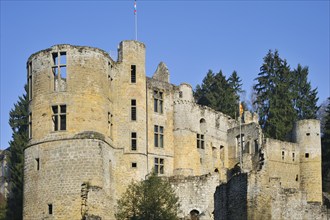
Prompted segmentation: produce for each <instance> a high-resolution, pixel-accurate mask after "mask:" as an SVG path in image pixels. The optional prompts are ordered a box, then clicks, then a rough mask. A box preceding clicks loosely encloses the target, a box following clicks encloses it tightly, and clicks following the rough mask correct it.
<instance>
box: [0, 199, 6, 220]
mask: <svg viewBox="0 0 330 220" xmlns="http://www.w3.org/2000/svg"><path fill="white" fill-rule="evenodd" d="M6 211H7V202H6V199H5V197H4V195H2V194H1V193H0V219H6Z"/></svg>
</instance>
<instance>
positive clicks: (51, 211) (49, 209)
mask: <svg viewBox="0 0 330 220" xmlns="http://www.w3.org/2000/svg"><path fill="white" fill-rule="evenodd" d="M48 214H49V215H52V214H53V204H48Z"/></svg>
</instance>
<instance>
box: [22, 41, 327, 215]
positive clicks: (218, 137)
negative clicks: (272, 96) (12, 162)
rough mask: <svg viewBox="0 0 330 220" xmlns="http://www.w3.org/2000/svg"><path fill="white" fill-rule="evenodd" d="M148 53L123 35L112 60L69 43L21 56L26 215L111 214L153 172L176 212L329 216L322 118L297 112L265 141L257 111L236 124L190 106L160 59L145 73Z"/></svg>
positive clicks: (187, 91) (188, 91)
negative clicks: (290, 124) (172, 193)
mask: <svg viewBox="0 0 330 220" xmlns="http://www.w3.org/2000/svg"><path fill="white" fill-rule="evenodd" d="M145 52H146V51H145V45H144V44H143V43H141V42H137V41H122V42H121V43H120V44H119V47H118V59H117V61H114V60H113V59H112V58H111V57H110V56H109V55H108V54H107V53H106V52H105V51H103V50H100V49H97V48H92V47H81V46H72V45H67V44H65V45H55V46H53V47H51V48H49V49H46V50H42V51H39V52H37V53H35V54H33V55H31V56H30V58H29V59H28V61H27V78H28V85H29V98H30V104H29V138H30V141H29V145H28V147H27V148H26V149H25V153H24V157H25V164H24V211H23V218H24V219H27V220H30V219H38V220H39V219H63V220H64V219H77V220H78V219H114V212H115V207H116V200H117V199H119V198H120V196H121V195H122V194H123V193H124V192H125V190H126V187H127V186H128V185H129V184H130V183H131V182H132V181H133V180H143V179H145V178H146V177H147V175H148V174H149V173H150V172H152V171H153V170H154V171H155V172H156V173H158V175H160V176H163V177H164V178H166V179H168V181H170V182H171V185H172V187H173V188H174V189H175V190H176V192H177V195H178V196H179V198H180V203H181V210H180V213H179V217H180V218H182V219H183V218H186V219H189V218H191V217H192V216H199V218H200V219H213V218H214V219H233V218H235V219H237V218H236V217H241V218H240V219H288V218H290V216H291V217H292V215H294V216H296V217H297V219H307V218H309V217H313V218H315V219H317V218H319V219H326V214H324V208H323V206H322V185H321V182H322V181H321V143H320V124H319V121H317V120H304V121H299V122H297V123H296V128H295V132H294V135H293V136H294V137H293V142H292V143H291V142H282V141H278V140H273V139H266V138H264V137H263V134H262V131H261V128H260V126H259V124H258V117H257V115H255V114H251V113H249V112H245V113H244V120H243V123H242V125H241V126H240V123H239V121H238V120H235V119H233V118H230V117H229V116H228V115H225V114H222V113H221V112H217V111H215V110H213V109H211V108H208V107H203V106H200V105H198V104H196V103H195V100H194V97H193V90H192V87H191V86H190V85H189V84H186V83H182V84H180V85H178V86H177V85H173V84H171V83H170V81H169V71H168V69H167V67H166V65H165V64H164V63H160V64H159V66H158V68H157V70H156V71H155V73H154V74H153V76H152V77H151V78H149V77H146V70H145ZM286 201H287V202H288V201H289V203H290V204H291V206H288V205H287V202H286ZM290 211H291V214H288V213H290ZM292 213H293V214H292Z"/></svg>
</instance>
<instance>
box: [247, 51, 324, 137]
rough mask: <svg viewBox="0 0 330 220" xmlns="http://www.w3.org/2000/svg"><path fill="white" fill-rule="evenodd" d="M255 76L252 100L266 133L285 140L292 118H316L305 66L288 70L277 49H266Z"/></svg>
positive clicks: (315, 104)
mask: <svg viewBox="0 0 330 220" xmlns="http://www.w3.org/2000/svg"><path fill="white" fill-rule="evenodd" d="M256 80H257V81H258V83H257V84H256V85H254V87H253V89H254V90H255V94H256V99H255V101H254V103H253V104H255V105H256V106H257V111H258V113H259V120H260V121H259V122H260V125H261V127H262V128H263V130H264V132H265V134H266V136H268V137H272V138H276V139H280V140H286V141H288V140H290V139H291V131H292V128H293V123H294V122H295V121H297V120H302V119H315V118H316V116H317V111H318V109H319V107H318V106H317V101H318V97H317V89H312V88H311V84H310V82H308V68H307V67H302V66H301V65H300V64H298V67H297V69H294V70H293V71H291V70H290V66H289V65H288V64H287V62H286V60H283V59H281V58H280V56H279V53H278V51H277V50H275V52H274V53H273V52H272V51H271V50H269V52H268V53H267V55H266V56H265V57H264V63H263V65H262V66H261V68H260V73H259V74H258V77H257V78H256Z"/></svg>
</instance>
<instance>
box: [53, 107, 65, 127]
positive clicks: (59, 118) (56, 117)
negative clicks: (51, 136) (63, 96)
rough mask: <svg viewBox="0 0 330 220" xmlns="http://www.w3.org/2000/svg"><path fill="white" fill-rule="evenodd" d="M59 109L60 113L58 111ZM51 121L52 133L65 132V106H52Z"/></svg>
mask: <svg viewBox="0 0 330 220" xmlns="http://www.w3.org/2000/svg"><path fill="white" fill-rule="evenodd" d="M59 109H60V111H58V110H59ZM52 111H53V115H52V121H53V129H54V131H58V130H60V131H65V130H66V105H60V106H57V105H54V106H52Z"/></svg>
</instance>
